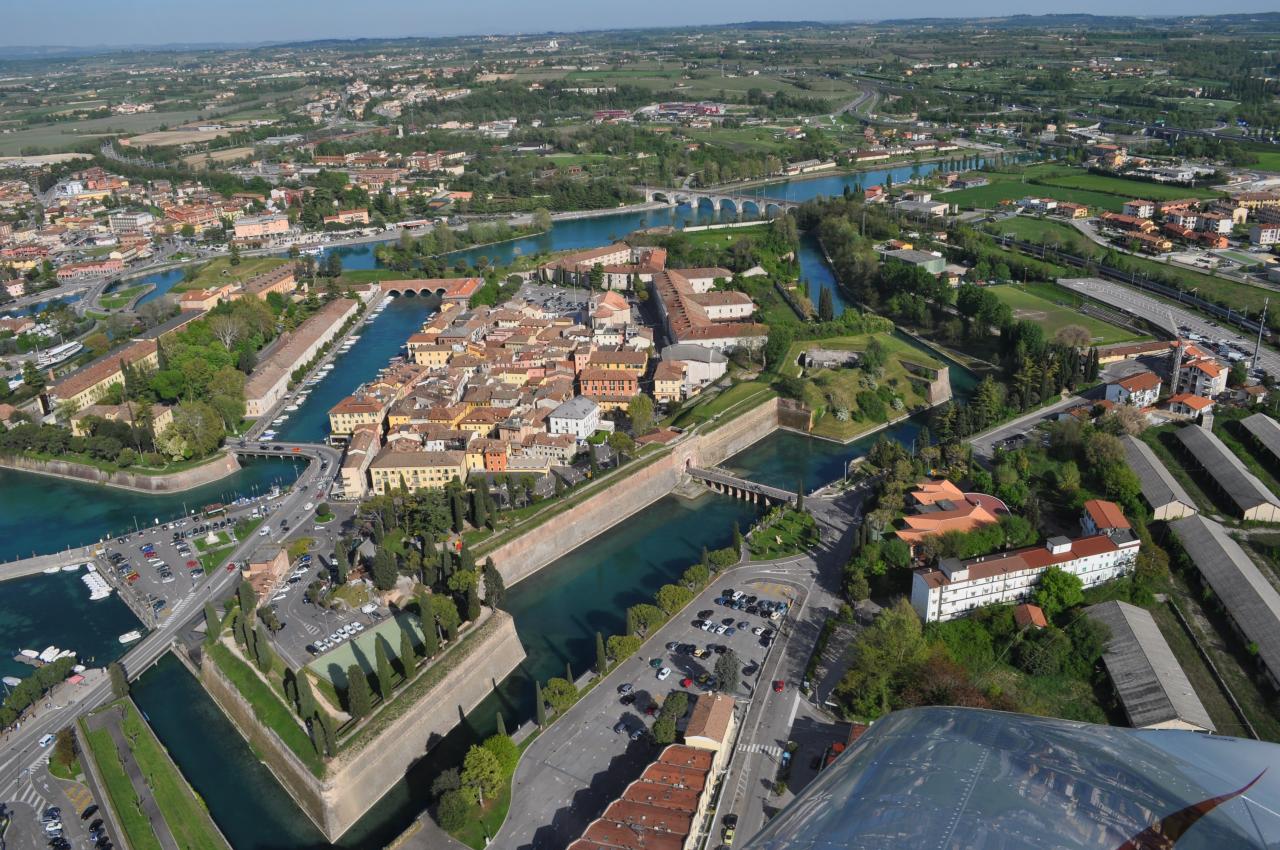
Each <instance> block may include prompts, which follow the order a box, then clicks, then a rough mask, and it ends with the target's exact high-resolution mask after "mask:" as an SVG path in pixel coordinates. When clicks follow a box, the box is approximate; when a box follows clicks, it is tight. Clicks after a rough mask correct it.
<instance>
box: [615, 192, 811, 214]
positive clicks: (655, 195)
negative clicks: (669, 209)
mask: <svg viewBox="0 0 1280 850" xmlns="http://www.w3.org/2000/svg"><path fill="white" fill-rule="evenodd" d="M636 188H637V191H642V192H644V199H645V200H646V201H648V202H651V203H654V202H656V203H661V204H672V205H676V204H689V205H690V206H693V207H699V206H710V207H713V208H715V209H718V210H733V211H735V212H747V211H748V209H749V208H750V211H753V212H755V214H756V215H764V216H766V217H768V216H773V215H777V214H779V213H783V212H786V211H787V210H791V209H795V208H796V207H798V206H800V204H799V202H798V201H788V200H784V199H782V198H769V197H765V196H758V195H751V194H747V193H745V192H715V191H705V190H699V189H652V188H648V187H636Z"/></svg>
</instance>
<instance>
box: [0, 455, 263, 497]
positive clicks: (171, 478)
mask: <svg viewBox="0 0 1280 850" xmlns="http://www.w3.org/2000/svg"><path fill="white" fill-rule="evenodd" d="M0 467H4V468H5V469H14V470H17V471H19V472H33V473H35V474H37V475H51V476H53V477H55V478H65V479H67V480H70V481H80V482H82V483H85V484H103V485H105V486H107V487H116V488H119V489H121V490H132V491H134V492H135V493H181V492H183V491H184V490H193V489H195V488H196V487H201V486H203V485H205V484H211V483H213V482H214V481H219V480H221V479H223V478H226V477H227V476H228V475H231V474H232V473H234V472H237V471H238V470H239V469H240V462H239V461H238V460H236V457H235V455H234V454H231V453H226V454H220V455H218V456H217V457H215V458H214V459H212V460H210V461H209V462H208V463H202V464H201V465H199V466H195V467H192V468H191V469H184V470H182V471H181V472H172V473H167V474H162V475H147V474H145V473H141V472H130V471H129V470H127V469H121V470H118V471H116V472H109V471H107V470H105V469H99V468H97V467H96V466H89V465H88V464H84V463H75V462H73V461H68V460H39V459H37V458H30V457H22V456H21V455H10V456H7V457H0Z"/></svg>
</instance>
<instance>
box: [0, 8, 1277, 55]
mask: <svg viewBox="0 0 1280 850" xmlns="http://www.w3.org/2000/svg"><path fill="white" fill-rule="evenodd" d="M1276 8H1277V6H1276V3H1275V0H1233V3H1232V5H1230V6H1227V7H1225V8H1217V7H1213V8H1211V7H1209V6H1206V5H1205V4H1204V3H1203V2H1198V0H1120V2H1116V0H1067V2H1059V0H966V2H960V3H957V2H955V0H915V2H913V3H911V4H910V5H903V6H893V5H889V6H886V5H885V4H881V3H868V2H857V0H853V1H852V2H850V0H793V2H789V3H785V4H780V3H778V2H777V0H693V2H690V0H646V2H642V3H636V2H623V1H622V0H468V2H457V0H444V1H443V2H442V0H354V2H353V0H220V1H219V2H217V3H195V2H187V0H0V20H2V21H3V27H0V45H3V46H11V45H27V46H45V45H59V46H75V47H83V46H97V45H104V46H117V45H135V44H138V45H141V44H172V43H211V42H225V43H245V42H264V41H294V40H309V39H317V38H359V37H384V36H441V35H467V34H483V33H510V32H544V31H547V30H557V31H574V30H589V29H614V28H624V27H652V26H694V25H706V24H716V23H730V22H734V21H751V20H779V19H782V18H785V19H787V20H819V21H850V20H875V19H877V18H885V17H931V16H940V17H963V16H982V15H1007V14H1050V13H1061V12H1081V13H1090V14H1098V15H1153V16H1154V15H1180V14H1215V13H1217V14H1221V13H1225V12H1263V11H1275V10H1276Z"/></svg>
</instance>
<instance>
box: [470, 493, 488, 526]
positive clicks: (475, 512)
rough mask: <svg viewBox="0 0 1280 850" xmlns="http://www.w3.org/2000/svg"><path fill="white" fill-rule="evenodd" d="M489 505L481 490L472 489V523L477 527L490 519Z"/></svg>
mask: <svg viewBox="0 0 1280 850" xmlns="http://www.w3.org/2000/svg"><path fill="white" fill-rule="evenodd" d="M488 515H489V506H488V505H486V504H485V503H484V495H483V494H482V493H481V492H480V491H479V490H472V491H471V524H472V525H474V526H475V527H476V528H481V527H483V526H484V524H485V521H486V520H487V519H488Z"/></svg>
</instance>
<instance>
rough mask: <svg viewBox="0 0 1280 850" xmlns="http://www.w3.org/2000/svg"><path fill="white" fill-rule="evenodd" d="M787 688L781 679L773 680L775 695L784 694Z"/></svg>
mask: <svg viewBox="0 0 1280 850" xmlns="http://www.w3.org/2000/svg"><path fill="white" fill-rule="evenodd" d="M786 686H787V684H786V682H784V681H782V680H781V679H774V680H773V692H774V693H775V694H780V693H782V690H783V688H785V687H786Z"/></svg>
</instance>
